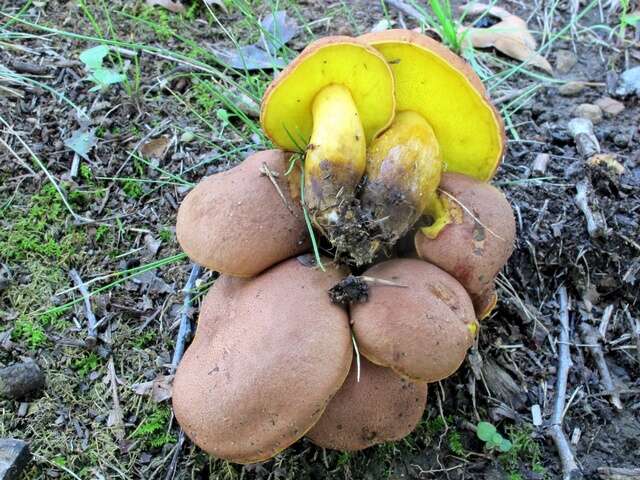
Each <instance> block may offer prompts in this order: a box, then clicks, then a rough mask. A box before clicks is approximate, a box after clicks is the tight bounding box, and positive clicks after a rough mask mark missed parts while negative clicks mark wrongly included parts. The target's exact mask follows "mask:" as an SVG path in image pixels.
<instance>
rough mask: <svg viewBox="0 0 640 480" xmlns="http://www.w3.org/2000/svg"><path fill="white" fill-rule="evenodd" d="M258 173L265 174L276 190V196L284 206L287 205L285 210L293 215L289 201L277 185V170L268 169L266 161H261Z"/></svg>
mask: <svg viewBox="0 0 640 480" xmlns="http://www.w3.org/2000/svg"><path fill="white" fill-rule="evenodd" d="M260 174H261V175H266V177H267V178H268V179H269V181H270V182H271V183H272V184H273V186H274V187H275V189H276V192H278V196H279V197H280V199H281V200H282V203H284V206H285V207H287V210H289V212H290V213H291V214H292V215H295V213H294V211H293V209H292V208H291V205H289V202H287V199H286V197H285V196H284V193H282V189H281V188H280V185H278V182H277V180H276V177H277V176H278V172H272V171H271V170H269V165H267V163H266V162H262V165H261V166H260Z"/></svg>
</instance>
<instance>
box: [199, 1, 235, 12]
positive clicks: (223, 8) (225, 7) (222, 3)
mask: <svg viewBox="0 0 640 480" xmlns="http://www.w3.org/2000/svg"><path fill="white" fill-rule="evenodd" d="M204 3H205V4H206V5H217V6H218V7H220V8H221V9H222V10H223V11H224V12H225V13H229V11H228V10H227V4H226V3H225V2H224V0H204Z"/></svg>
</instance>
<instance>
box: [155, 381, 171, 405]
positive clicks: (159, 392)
mask: <svg viewBox="0 0 640 480" xmlns="http://www.w3.org/2000/svg"><path fill="white" fill-rule="evenodd" d="M173 377H174V375H158V376H157V377H156V379H155V380H154V381H153V388H152V390H151V398H152V399H153V401H154V402H156V403H160V402H163V401H165V400H168V399H170V398H171V393H172V385H171V383H172V382H173Z"/></svg>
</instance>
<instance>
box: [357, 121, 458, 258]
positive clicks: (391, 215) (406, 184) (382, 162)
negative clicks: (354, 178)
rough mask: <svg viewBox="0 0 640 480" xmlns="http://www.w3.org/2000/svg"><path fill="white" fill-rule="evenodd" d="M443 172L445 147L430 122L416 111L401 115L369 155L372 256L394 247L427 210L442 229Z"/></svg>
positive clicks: (366, 202) (367, 212) (365, 200)
mask: <svg viewBox="0 0 640 480" xmlns="http://www.w3.org/2000/svg"><path fill="white" fill-rule="evenodd" d="M441 173H442V159H441V156H440V146H439V144H438V141H437V139H436V136H435V133H434V132H433V129H432V128H431V126H430V125H429V123H428V122H427V121H426V120H425V119H424V117H422V116H421V115H419V114H418V113H416V112H413V111H404V112H399V113H398V114H397V115H396V118H395V120H394V122H393V123H392V124H391V127H389V129H388V130H387V131H385V132H384V133H383V134H382V135H380V136H379V137H378V138H377V139H375V140H374V141H373V142H372V144H371V145H370V147H369V151H368V153H367V170H366V178H367V183H366V184H365V186H364V188H363V193H362V209H363V215H364V216H365V217H368V218H369V222H368V227H369V237H370V238H371V239H372V240H371V244H370V248H371V250H372V251H371V252H370V256H371V257H373V256H374V255H375V254H376V253H377V251H379V250H381V249H383V248H385V247H391V246H393V245H394V244H395V243H396V242H397V241H398V239H399V238H400V237H402V236H403V235H405V234H406V233H407V231H409V229H410V228H411V227H412V226H413V225H414V224H415V223H416V221H417V220H418V219H419V218H420V217H421V216H422V215H423V214H424V213H426V214H428V215H429V216H430V217H431V218H433V219H434V220H435V221H434V223H433V224H432V226H431V227H427V228H434V229H440V228H442V226H444V225H446V223H447V214H446V210H445V209H444V207H443V206H442V204H441V202H440V199H439V197H438V194H437V188H438V185H439V183H440V175H441Z"/></svg>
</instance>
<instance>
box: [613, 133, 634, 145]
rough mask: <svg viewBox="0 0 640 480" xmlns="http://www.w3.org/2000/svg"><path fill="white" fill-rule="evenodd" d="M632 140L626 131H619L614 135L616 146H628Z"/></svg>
mask: <svg viewBox="0 0 640 480" xmlns="http://www.w3.org/2000/svg"><path fill="white" fill-rule="evenodd" d="M630 142H631V138H629V135H626V134H624V133H618V134H617V135H616V136H615V137H613V143H614V144H615V146H616V147H621V148H624V147H628V146H629V143H630Z"/></svg>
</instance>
